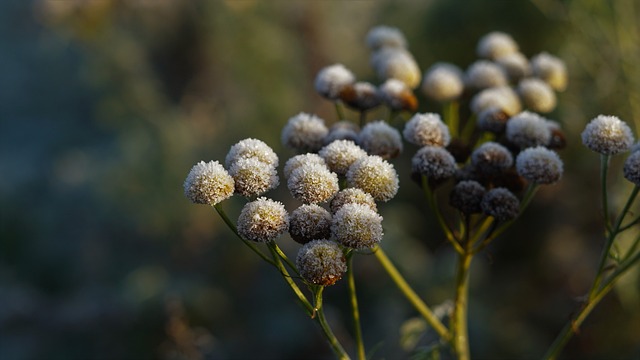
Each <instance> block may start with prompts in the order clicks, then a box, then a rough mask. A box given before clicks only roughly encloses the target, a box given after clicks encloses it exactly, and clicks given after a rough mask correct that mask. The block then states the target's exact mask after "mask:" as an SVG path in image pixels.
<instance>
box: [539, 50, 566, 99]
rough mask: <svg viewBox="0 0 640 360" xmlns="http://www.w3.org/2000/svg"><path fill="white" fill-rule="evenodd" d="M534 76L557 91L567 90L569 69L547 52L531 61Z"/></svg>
mask: <svg viewBox="0 0 640 360" xmlns="http://www.w3.org/2000/svg"><path fill="white" fill-rule="evenodd" d="M531 68H532V70H533V75H534V76H535V77H538V78H540V79H542V80H544V81H545V82H546V83H547V84H549V85H550V86H551V87H552V88H553V89H554V90H556V91H564V90H565V89H566V88H567V82H568V75H567V67H566V65H565V64H564V62H563V61H562V60H560V58H557V57H555V56H553V55H551V54H548V53H546V52H543V53H540V54H538V55H536V56H534V57H533V58H532V59H531Z"/></svg>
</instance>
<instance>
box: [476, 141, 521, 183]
mask: <svg viewBox="0 0 640 360" xmlns="http://www.w3.org/2000/svg"><path fill="white" fill-rule="evenodd" d="M471 164H473V166H474V167H475V168H476V170H478V171H479V172H480V173H482V174H484V175H496V174H498V173H500V172H503V171H505V170H507V169H508V168H510V167H511V165H513V156H512V155H511V152H510V151H509V150H508V149H507V148H506V147H504V146H502V145H500V144H498V143H495V142H491V141H489V142H486V143H484V144H482V145H480V146H479V147H478V148H476V149H475V150H474V151H473V153H472V154H471Z"/></svg>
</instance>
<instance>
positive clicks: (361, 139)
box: [358, 120, 402, 159]
mask: <svg viewBox="0 0 640 360" xmlns="http://www.w3.org/2000/svg"><path fill="white" fill-rule="evenodd" d="M358 145H360V146H361V147H362V148H363V149H365V150H366V151H367V153H369V155H378V156H380V157H382V158H384V159H391V158H394V157H397V156H398V155H400V153H401V152H402V137H401V136H400V132H399V131H398V130H396V129H395V128H393V127H392V126H391V125H389V124H387V123H386V122H385V121H383V120H379V121H373V122H370V123H368V124H367V125H365V126H364V127H363V128H362V130H360V133H359V134H358Z"/></svg>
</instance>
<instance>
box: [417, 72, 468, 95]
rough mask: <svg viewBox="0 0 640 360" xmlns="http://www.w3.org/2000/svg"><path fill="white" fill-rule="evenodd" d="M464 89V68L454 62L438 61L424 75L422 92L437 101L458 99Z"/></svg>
mask: <svg viewBox="0 0 640 360" xmlns="http://www.w3.org/2000/svg"><path fill="white" fill-rule="evenodd" d="M463 91H464V81H463V80H462V70H460V69H459V68H458V67H457V66H455V65H453V64H447V63H437V64H435V65H433V66H431V68H429V70H428V71H427V73H426V74H425V75H424V79H423V80H422V92H424V94H425V95H426V96H427V97H428V98H430V99H432V100H435V101H439V102H445V101H451V100H454V99H457V98H458V97H460V95H462V92H463Z"/></svg>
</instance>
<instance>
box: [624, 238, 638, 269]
mask: <svg viewBox="0 0 640 360" xmlns="http://www.w3.org/2000/svg"><path fill="white" fill-rule="evenodd" d="M638 245H640V234H638V236H636V238H635V240H633V243H632V244H631V246H630V247H629V249H628V250H627V254H626V255H625V256H623V257H622V261H623V262H624V261H626V260H627V259H628V258H630V257H631V256H632V255H633V254H634V253H635V252H636V250H637V249H638Z"/></svg>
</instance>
